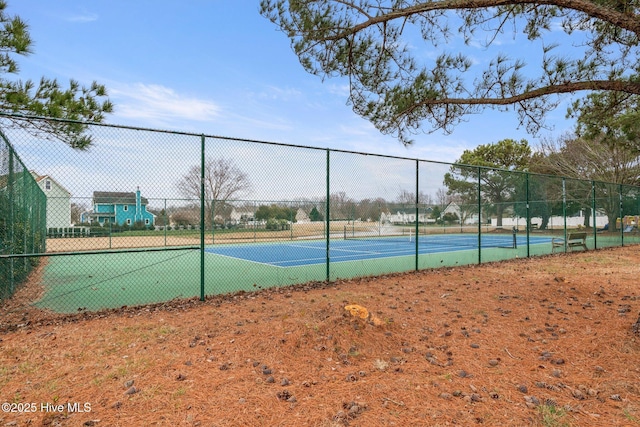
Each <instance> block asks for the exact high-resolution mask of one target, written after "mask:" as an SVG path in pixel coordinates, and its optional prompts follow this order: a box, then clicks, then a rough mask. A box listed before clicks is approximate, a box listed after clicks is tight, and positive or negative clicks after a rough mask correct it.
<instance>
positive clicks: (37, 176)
mask: <svg viewBox="0 0 640 427" xmlns="http://www.w3.org/2000/svg"><path fill="white" fill-rule="evenodd" d="M31 175H32V176H33V179H35V180H36V182H40V181H42V180H45V179H48V180H50V181H53V182H55V183H56V185H57V186H58V187H60V188H62V189H63V190H64V191H66V192H67V193H69V195H71V192H70V191H69V190H67V189H66V188H64V187H63V186H62V185H60V183H59V182H58V181H56V180H55V179H54V178H52V177H51V175H38V173H37V172H36V171H31Z"/></svg>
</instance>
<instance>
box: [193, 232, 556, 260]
mask: <svg viewBox="0 0 640 427" xmlns="http://www.w3.org/2000/svg"><path fill="white" fill-rule="evenodd" d="M436 239H437V240H436ZM460 239H462V240H460ZM550 241H551V238H549V237H530V239H529V244H531V245H535V244H541V243H548V242H550ZM526 244H527V240H526V236H518V237H517V245H518V246H521V245H526ZM477 245H478V238H477V236H463V237H460V236H456V235H446V236H437V237H435V238H434V237H427V238H424V241H422V240H421V242H420V244H419V245H418V254H420V255H422V254H431V253H441V252H454V251H464V250H476V249H477ZM474 246H475V247H474ZM482 247H483V248H484V247H494V248H498V247H503V248H509V247H511V248H512V247H513V237H512V236H508V235H504V236H487V237H484V236H483V238H482ZM505 250H513V249H505ZM205 251H206V252H209V253H212V254H217V255H222V256H226V257H231V258H237V259H243V260H247V261H251V262H256V263H260V264H268V265H273V266H277V267H295V266H302V265H313V264H324V263H325V262H326V261H327V247H326V241H324V240H314V241H310V240H306V241H305V240H300V241H296V240H293V241H287V242H286V243H285V242H280V243H245V244H234V245H215V246H210V247H207V248H206V249H205ZM415 251H416V246H415V241H413V242H412V241H410V240H409V239H406V240H405V241H397V240H390V239H389V240H387V239H385V238H384V237H383V238H380V239H371V240H331V241H330V244H329V258H330V259H331V262H344V261H361V260H369V259H376V258H391V257H403V256H414V255H415V253H416V252H415Z"/></svg>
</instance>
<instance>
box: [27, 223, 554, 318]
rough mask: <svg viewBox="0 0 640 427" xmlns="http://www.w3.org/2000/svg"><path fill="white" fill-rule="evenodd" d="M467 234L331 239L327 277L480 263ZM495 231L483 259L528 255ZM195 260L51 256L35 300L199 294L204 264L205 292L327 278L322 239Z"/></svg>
mask: <svg viewBox="0 0 640 427" xmlns="http://www.w3.org/2000/svg"><path fill="white" fill-rule="evenodd" d="M464 237H465V239H468V240H464V241H458V242H456V241H455V236H446V238H445V240H444V241H439V242H435V241H432V242H429V239H421V238H420V239H419V244H418V245H417V246H418V257H417V259H416V252H415V251H416V244H415V240H410V239H408V238H404V239H401V240H400V241H393V240H391V239H390V238H389V239H384V238H373V239H366V240H331V241H330V247H329V252H328V253H329V260H330V264H329V277H330V279H331V280H336V279H339V278H351V277H360V276H371V275H379V274H386V273H392V272H402V271H411V270H414V269H415V268H416V262H417V266H418V268H420V269H424V268H434V267H440V266H447V265H449V266H453V265H465V264H473V263H477V262H478V258H479V254H478V247H477V246H478V239H477V236H464ZM495 237H499V238H500V239H501V240H500V241H499V242H493V243H492V245H493V246H500V245H505V247H489V248H484V247H483V248H482V249H481V251H482V261H483V262H485V261H496V260H502V259H510V258H515V257H516V256H519V257H525V256H527V249H526V238H525V236H518V241H517V248H513V240H511V239H512V236H511V235H509V234H506V235H503V236H495ZM484 238H485V237H484V236H483V239H484ZM487 238H488V237H487ZM421 240H424V241H421ZM549 242H550V238H549V237H535V238H531V239H530V245H531V246H530V248H535V247H536V246H537V247H539V248H540V249H539V251H538V253H547V252H550V249H551V245H550V244H549ZM483 244H484V243H483ZM486 244H489V241H487V242H486ZM474 245H475V246H474ZM509 245H511V247H509ZM200 260H201V253H200V250H199V249H185V250H170V251H152V252H128V253H127V252H115V253H99V254H86V255H78V254H76V255H74V256H51V257H49V258H48V261H47V264H46V265H45V268H44V271H43V275H42V284H43V288H44V294H43V296H42V298H40V299H39V300H38V301H37V302H36V303H35V305H36V306H38V307H41V308H43V309H48V310H52V311H56V312H67V313H68V312H78V311H83V310H87V311H95V310H99V309H104V308H118V307H122V306H133V305H141V304H149V303H156V302H163V301H168V300H171V299H174V298H191V297H199V296H200V292H201V280H200V277H201V267H202V272H203V274H204V293H205V295H216V294H225V293H232V292H237V291H253V290H259V289H264V288H271V287H277V286H288V285H293V284H299V283H306V282H311V281H324V280H326V278H327V264H326V262H327V248H326V241H323V240H317V241H311V240H307V241H304V240H301V241H286V242H278V243H253V244H248V243H246V244H233V245H231V244H229V245H215V246H208V247H207V248H206V249H205V254H204V264H203V265H202V266H201V262H200Z"/></svg>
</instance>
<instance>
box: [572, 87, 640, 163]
mask: <svg viewBox="0 0 640 427" xmlns="http://www.w3.org/2000/svg"><path fill="white" fill-rule="evenodd" d="M567 117H570V118H575V119H577V121H576V131H575V133H576V136H578V137H581V138H584V139H586V140H589V141H595V140H598V141H600V142H602V143H604V144H606V145H608V146H610V148H613V147H614V146H616V147H619V148H620V149H623V150H629V151H631V152H633V153H635V154H640V97H638V96H635V95H629V94H627V93H618V92H611V93H594V94H591V95H589V96H587V97H585V98H584V99H582V100H578V101H575V102H574V103H573V105H572V107H571V108H570V109H569V111H568V113H567Z"/></svg>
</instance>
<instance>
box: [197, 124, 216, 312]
mask: <svg viewBox="0 0 640 427" xmlns="http://www.w3.org/2000/svg"><path fill="white" fill-rule="evenodd" d="M204 152H205V137H204V134H203V135H202V136H201V137H200V301H204V228H205V219H204V217H205V206H204V204H205V200H204V197H205V191H204V176H205V175H204ZM211 229H212V230H213V218H212V221H211ZM212 233H213V231H212Z"/></svg>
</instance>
